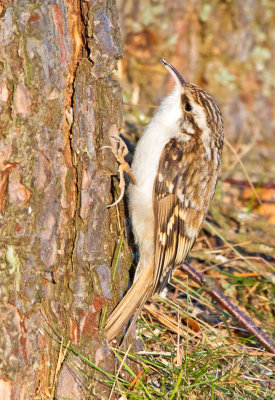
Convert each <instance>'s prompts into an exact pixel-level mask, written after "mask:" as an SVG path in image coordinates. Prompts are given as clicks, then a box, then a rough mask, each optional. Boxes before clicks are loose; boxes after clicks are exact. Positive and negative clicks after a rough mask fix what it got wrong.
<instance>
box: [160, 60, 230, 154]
mask: <svg viewBox="0 0 275 400" xmlns="http://www.w3.org/2000/svg"><path fill="white" fill-rule="evenodd" d="M160 61H161V63H162V64H163V65H164V66H165V68H166V69H167V70H168V71H169V72H170V74H171V75H172V76H173V78H174V81H175V83H176V86H177V89H178V90H179V92H180V101H181V111H182V117H181V120H180V127H181V129H182V130H183V131H184V132H186V133H187V134H188V135H190V136H192V135H194V136H196V137H197V136H200V137H201V138H202V139H204V140H203V141H209V140H211V139H212V140H213V141H215V142H216V145H218V146H219V143H220V145H221V146H222V143H223V119H222V115H221V111H220V109H219V106H218V104H217V102H216V100H215V99H214V98H213V97H212V96H211V95H210V94H209V93H208V92H206V91H205V90H203V89H201V88H200V87H199V86H197V85H194V84H192V83H188V82H186V81H185V80H184V79H183V77H182V76H181V74H180V73H179V72H178V71H177V70H176V68H175V67H173V65H171V64H170V63H168V62H167V61H166V60H165V59H164V58H161V59H160Z"/></svg>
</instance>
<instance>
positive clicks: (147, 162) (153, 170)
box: [129, 87, 181, 251]
mask: <svg viewBox="0 0 275 400" xmlns="http://www.w3.org/2000/svg"><path fill="white" fill-rule="evenodd" d="M180 117H181V108H180V93H179V90H178V88H177V87H176V88H175V89H174V91H173V92H172V93H171V94H170V95H169V96H168V97H166V98H165V99H164V101H163V102H162V104H161V106H160V108H159V110H158V112H157V113H156V114H155V116H154V117H153V118H152V120H151V122H150V124H149V125H148V127H147V128H146V129H145V131H144V134H143V136H142V137H141V139H140V140H139V142H138V144H137V147H136V151H135V155H134V159H133V163H132V171H133V174H134V176H135V178H136V181H137V184H136V185H130V187H129V200H130V213H131V218H132V224H133V230H134V234H135V239H136V241H137V242H138V244H139V246H141V247H146V248H147V245H148V251H151V249H152V246H153V234H154V219H153V218H154V216H153V204H152V194H153V185H154V181H155V177H156V174H157V169H158V165H159V160H160V156H161V153H162V151H163V148H164V146H165V145H166V143H167V142H168V141H169V140H170V139H171V138H173V137H175V136H177V133H178V129H179V128H178V121H179V119H180ZM146 242H147V244H146ZM140 250H141V249H140Z"/></svg>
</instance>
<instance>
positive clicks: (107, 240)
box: [0, 0, 129, 400]
mask: <svg viewBox="0 0 275 400" xmlns="http://www.w3.org/2000/svg"><path fill="white" fill-rule="evenodd" d="M0 39H1V46H0V74H1V75H0V112H1V120H0V139H1V142H0V198H1V201H0V206H1V218H0V240H1V247H0V259H1V261H0V266H1V267H0V298H1V325H0V392H1V396H2V397H1V396H0V397H1V399H4V400H9V399H16V400H17V399H22V400H23V399H30V398H39V399H40V398H54V394H55V396H56V397H55V398H57V399H61V398H62V399H63V398H66V399H82V398H83V399H85V398H86V397H87V398H92V394H91V393H95V389H94V388H93V387H92V378H91V377H92V371H91V369H90V370H89V371H88V367H87V365H85V364H83V363H81V361H80V360H79V358H77V357H76V356H73V355H72V354H71V352H69V351H67V353H66V357H65V354H64V351H65V350H64V349H62V348H61V351H60V344H59V341H60V340H61V341H63V343H64V344H68V343H70V344H71V346H72V347H74V349H75V350H76V351H78V352H79V353H81V354H83V355H84V356H85V357H87V358H88V359H90V360H92V361H93V362H95V364H96V365H99V366H100V367H101V368H103V369H105V370H110V369H112V368H113V362H114V361H113V358H112V355H111V354H110V351H109V350H108V347H107V346H106V344H104V335H103V332H102V330H101V329H100V326H101V325H100V318H101V316H102V311H103V310H105V307H106V305H107V304H110V303H112V302H113V303H115V302H117V301H118V298H119V297H120V296H121V294H122V292H123V290H124V289H125V286H126V284H127V268H126V267H125V266H126V265H129V262H128V261H125V257H123V256H120V258H119V263H118V271H117V275H118V274H119V279H118V278H116V279H115V282H114V285H113V290H111V285H112V275H111V268H112V267H113V265H114V262H115V260H116V256H117V252H118V244H119V242H120V240H121V237H122V236H123V235H124V232H125V229H124V226H122V227H121V226H120V221H119V214H118V209H110V210H108V209H107V208H106V206H107V205H108V204H109V203H110V202H111V201H112V196H111V174H114V173H116V168H117V167H116V162H115V160H114V157H113V156H112V155H111V153H110V152H109V150H108V149H106V150H104V151H101V150H100V148H101V147H102V146H103V145H106V144H108V130H109V127H110V126H111V125H112V124H117V125H118V126H120V125H121V120H122V116H121V103H122V100H121V90H120V87H119V85H118V84H117V82H116V81H114V80H113V79H112V77H111V73H112V71H113V70H114V69H115V68H116V63H117V59H119V58H121V57H122V44H121V39H120V31H119V26H118V22H117V13H116V7H115V3H114V1H113V0H110V1H108V0H105V1H104V0H101V1H81V2H80V1H78V0H57V1H50V0H49V1H45V0H43V1H42V0H40V1H36V2H29V1H27V0H23V1H13V2H12V1H6V2H0ZM122 212H123V210H122ZM123 220H124V219H123ZM123 254H124V255H125V254H127V248H126V247H125V246H124V247H123ZM123 271H124V272H123ZM113 298H114V299H113ZM62 356H64V357H63V358H64V360H63V362H61V361H62ZM58 360H59V363H60V364H59V365H58ZM79 367H80V368H81V369H82V372H81V371H80V370H79V369H78V368H79ZM85 373H86V374H85ZM87 388H88V389H87ZM99 389H100V390H101V391H102V390H103V391H104V389H102V388H99ZM95 398H100V394H97V395H95Z"/></svg>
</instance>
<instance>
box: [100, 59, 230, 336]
mask: <svg viewBox="0 0 275 400" xmlns="http://www.w3.org/2000/svg"><path fill="white" fill-rule="evenodd" d="M160 62H161V63H162V64H163V66H164V67H165V68H166V69H167V70H168V71H169V73H170V74H171V75H172V77H173V80H174V81H175V87H174V89H173V91H172V92H171V93H170V94H169V95H168V96H167V97H166V98H165V99H164V100H163V101H162V103H161V105H160V107H159V109H158V111H157V112H156V114H155V115H154V116H153V118H152V120H151V121H150V123H149V125H148V126H147V128H146V129H145V131H144V133H143V135H142V136H141V138H140V140H139V141H138V143H137V146H136V149H135V153H134V158H133V162H132V165H131V169H132V173H133V175H134V177H135V181H136V182H135V184H133V183H131V184H130V185H129V188H128V201H129V211H130V217H131V221H132V228H133V233H134V238H135V242H136V243H137V245H138V248H139V262H138V265H137V268H136V272H135V277H134V282H133V285H132V286H131V288H130V289H129V290H128V292H127V293H126V294H125V296H124V297H123V298H122V300H121V301H120V303H119V304H118V305H117V307H116V308H115V309H114V311H113V312H112V313H111V315H110V316H109V318H108V320H107V323H106V326H105V330H106V337H107V340H109V341H110V340H112V339H114V338H115V337H116V336H117V335H118V334H119V333H120V332H121V331H122V330H123V328H125V327H126V326H127V324H128V322H129V320H130V318H131V317H132V316H134V318H133V320H134V321H135V320H136V318H137V317H138V315H139V313H140V311H141V309H142V307H143V305H144V303H145V302H146V301H147V300H150V299H151V297H152V296H153V295H154V294H155V293H161V291H162V290H163V289H164V287H165V285H166V284H167V282H168V281H169V279H170V278H171V276H172V274H173V272H174V270H175V269H176V268H177V267H178V266H180V265H181V264H183V263H184V260H185V258H186V256H187V255H188V253H189V251H190V250H191V248H192V246H193V245H194V242H195V240H196V238H197V236H198V233H199V231H200V229H201V227H202V224H203V222H204V219H205V217H206V214H207V211H208V209H209V206H210V203H211V201H212V199H213V196H214V194H215V190H216V185H217V181H218V178H219V175H220V169H221V159H222V149H223V142H224V133H223V131H224V124H223V118H222V114H221V111H220V108H219V106H218V104H217V102H216V100H215V99H214V98H213V97H212V96H211V95H210V94H209V93H208V92H207V91H205V90H204V89H202V88H200V87H199V86H197V85H195V84H193V83H188V82H186V81H185V80H184V78H183V77H182V76H181V74H180V73H179V72H178V70H177V69H176V68H175V67H174V66H173V65H172V64H170V63H169V62H167V61H166V60H165V59H163V58H161V59H160Z"/></svg>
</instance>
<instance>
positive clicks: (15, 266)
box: [6, 246, 21, 292]
mask: <svg viewBox="0 0 275 400" xmlns="http://www.w3.org/2000/svg"><path fill="white" fill-rule="evenodd" d="M6 260H7V261H8V263H9V264H10V265H11V268H10V269H9V274H10V275H14V276H15V288H16V291H17V292H19V289H20V281H21V271H20V266H21V264H20V260H19V257H18V255H17V254H16V253H15V250H14V247H13V246H8V248H7V253H6Z"/></svg>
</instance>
